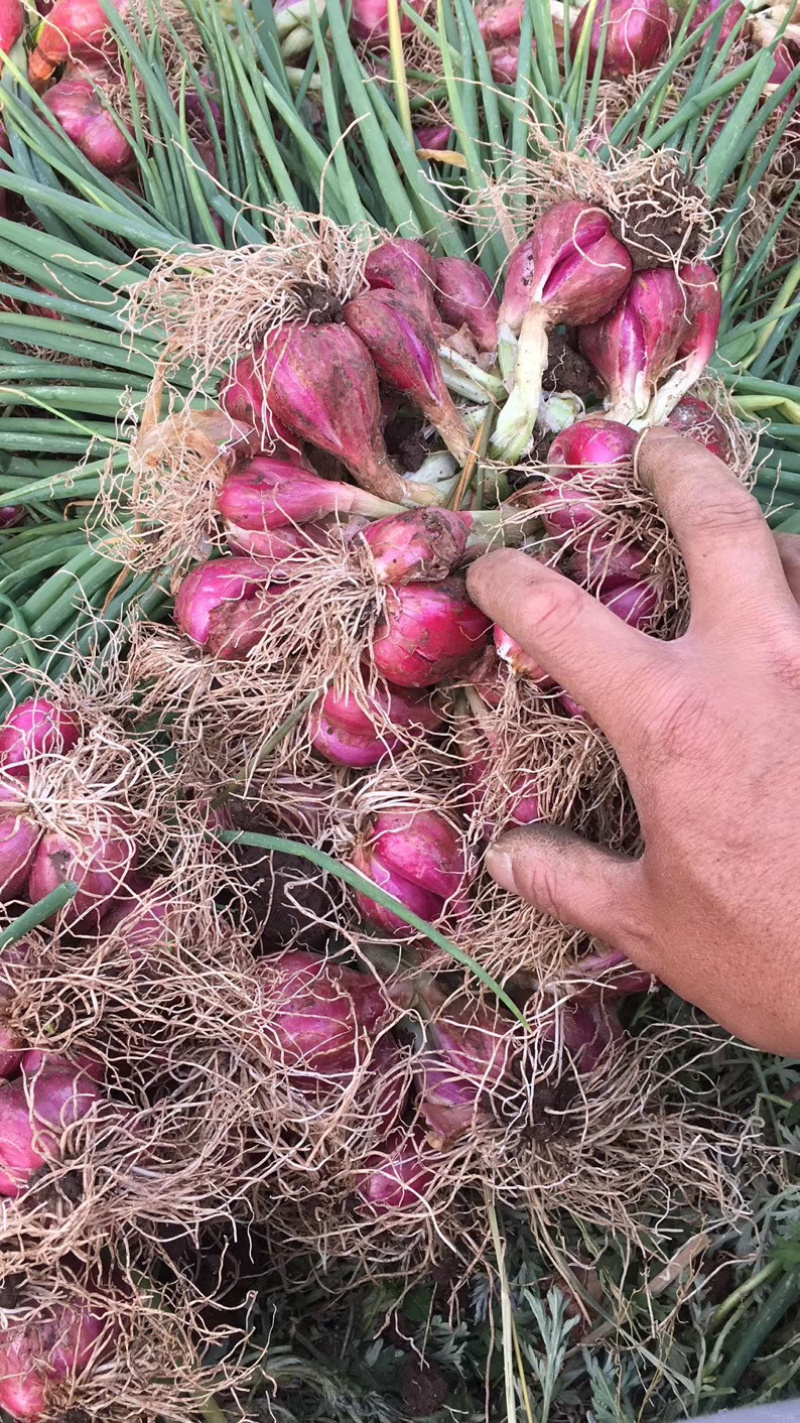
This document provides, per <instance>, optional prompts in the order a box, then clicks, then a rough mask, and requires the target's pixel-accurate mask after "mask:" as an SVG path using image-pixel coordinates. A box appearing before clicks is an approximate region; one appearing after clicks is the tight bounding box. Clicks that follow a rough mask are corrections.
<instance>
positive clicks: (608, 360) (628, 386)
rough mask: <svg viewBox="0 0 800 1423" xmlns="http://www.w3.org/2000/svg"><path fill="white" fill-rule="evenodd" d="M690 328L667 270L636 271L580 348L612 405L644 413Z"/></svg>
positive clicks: (673, 277)
mask: <svg viewBox="0 0 800 1423" xmlns="http://www.w3.org/2000/svg"><path fill="white" fill-rule="evenodd" d="M688 330H689V323H688V321H687V316H686V301H685V297H684V290H683V288H682V287H681V283H680V281H679V280H678V278H677V277H676V275H675V273H674V272H673V270H672V268H671V267H654V268H650V269H649V270H647V271H644V272H637V273H636V275H635V276H634V278H633V280H632V281H631V283H630V286H629V287H628V289H627V291H626V292H625V294H624V296H622V297H621V298H620V300H619V301H618V302H617V304H616V306H615V307H614V309H613V311H609V312H608V313H607V315H605V316H603V317H601V319H600V320H598V321H595V322H593V323H591V324H590V325H586V326H584V327H583V328H582V330H581V333H580V347H581V351H582V352H583V354H584V356H586V357H587V359H588V360H589V361H591V363H592V365H593V366H594V368H595V370H596V371H597V373H598V375H599V376H600V377H601V379H602V380H603V382H604V384H605V386H606V388H607V390H608V392H609V395H610V399H611V403H612V405H613V406H614V407H615V408H617V409H619V410H620V411H621V412H624V413H625V414H629V415H630V416H631V417H632V416H634V415H642V414H644V412H645V410H646V409H647V406H648V404H649V402H650V400H651V399H652V397H653V395H654V393H655V390H656V387H657V385H658V383H659V381H660V380H661V379H662V378H663V376H664V375H666V373H667V371H668V370H669V369H670V367H671V366H672V365H673V363H674V361H675V360H676V358H677V355H678V352H679V349H680V346H681V343H682V342H683V341H684V340H685V338H686V336H687V334H688Z"/></svg>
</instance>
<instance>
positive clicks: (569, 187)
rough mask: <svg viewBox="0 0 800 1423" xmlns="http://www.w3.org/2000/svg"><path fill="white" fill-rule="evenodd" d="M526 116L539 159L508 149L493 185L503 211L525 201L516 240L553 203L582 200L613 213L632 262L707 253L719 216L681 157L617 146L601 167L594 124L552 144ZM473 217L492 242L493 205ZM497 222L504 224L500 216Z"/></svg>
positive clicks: (647, 263) (669, 262)
mask: <svg viewBox="0 0 800 1423" xmlns="http://www.w3.org/2000/svg"><path fill="white" fill-rule="evenodd" d="M526 118H527V122H528V125H529V127H530V129H531V131H532V134H531V146H532V147H533V149H534V151H535V152H537V153H538V156H537V157H536V158H526V159H524V160H523V159H519V158H517V157H515V156H514V155H512V154H510V153H509V154H508V155H507V162H506V168H505V172H504V173H503V175H502V177H501V179H500V181H499V182H498V183H497V184H496V185H495V193H496V196H497V198H498V199H499V200H500V202H501V206H502V207H503V211H505V212H509V211H510V209H506V208H505V204H506V203H507V202H508V200H509V199H512V198H518V199H519V198H522V199H524V200H525V203H526V213H525V227H524V230H520V231H519V232H518V234H517V240H519V239H520V238H521V237H523V236H524V235H525V232H527V231H529V230H530V228H531V226H532V224H533V223H534V221H535V220H536V218H537V217H539V216H540V215H541V214H542V213H543V212H545V211H546V210H547V209H548V208H550V207H552V206H553V204H554V203H561V202H565V201H567V200H574V199H577V200H578V201H580V202H587V203H594V204H596V205H597V206H599V207H602V208H605V210H606V211H607V212H608V213H610V215H611V217H612V218H613V219H614V225H615V231H616V235H617V236H618V237H619V238H620V239H621V240H622V241H623V242H624V243H625V245H626V246H627V248H628V250H629V251H630V253H631V257H632V258H633V261H634V265H635V266H639V267H652V266H676V267H677V266H678V264H679V263H681V262H688V261H696V260H697V259H698V258H700V257H702V255H703V252H704V251H705V249H706V248H707V247H708V245H709V243H710V242H711V239H712V237H713V236H714V233H715V229H716V215H715V213H714V211H713V210H712V209H711V208H710V207H709V204H708V200H707V198H706V197H704V195H703V194H702V193H701V192H700V190H699V188H697V187H695V186H694V184H693V183H690V182H689V181H688V180H687V179H686V177H685V176H684V174H683V172H682V169H681V167H680V164H679V162H678V157H677V155H675V154H674V153H671V152H670V151H669V150H666V149H664V150H660V151H659V152H658V153H650V154H646V153H640V152H639V153H637V152H631V151H623V150H612V151H611V154H610V156H609V157H608V159H607V160H606V162H605V163H604V164H601V163H600V162H599V161H598V159H597V158H596V157H594V156H593V155H592V153H591V152H590V149H589V147H588V145H589V144H592V143H595V144H596V143H597V141H598V130H597V127H596V126H595V127H594V128H592V129H589V130H587V131H586V132H585V133H584V134H583V135H579V136H578V139H577V140H576V139H574V138H572V137H571V136H570V135H569V134H568V133H567V132H566V130H564V132H563V135H562V137H561V140H560V141H558V142H553V141H552V139H550V138H549V137H548V136H547V135H546V134H545V133H544V131H543V130H542V128H541V125H540V124H539V123H538V120H537V119H536V117H535V115H534V114H533V112H532V111H528V113H527V115H526ZM603 141H605V136H603ZM469 217H470V220H471V221H472V222H473V224H474V225H476V226H478V227H480V228H484V227H486V225H487V221H488V224H489V230H488V231H487V232H486V233H485V240H486V239H488V237H489V236H490V235H491V230H492V218H491V215H490V214H489V206H488V204H486V203H482V204H481V207H480V210H479V211H474V210H472V208H470V212H469ZM496 226H501V224H500V223H499V220H498V221H496ZM495 230H496V228H495ZM512 245H513V243H512Z"/></svg>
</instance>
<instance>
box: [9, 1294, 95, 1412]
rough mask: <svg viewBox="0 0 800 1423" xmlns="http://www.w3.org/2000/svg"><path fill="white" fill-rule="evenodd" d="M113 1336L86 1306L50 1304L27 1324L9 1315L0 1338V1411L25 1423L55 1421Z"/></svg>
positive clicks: (91, 1308) (90, 1307)
mask: <svg viewBox="0 0 800 1423" xmlns="http://www.w3.org/2000/svg"><path fill="white" fill-rule="evenodd" d="M117 1332H118V1331H117V1327H116V1325H115V1324H114V1322H113V1320H112V1318H111V1316H110V1315H108V1314H107V1313H106V1312H105V1311H101V1310H100V1308H99V1307H97V1306H90V1305H88V1304H53V1305H51V1306H50V1307H49V1308H48V1309H47V1310H46V1311H45V1310H37V1311H36V1313H35V1314H33V1315H32V1317H31V1318H30V1319H29V1320H22V1319H15V1318H14V1317H13V1316H12V1317H11V1319H10V1322H9V1325H8V1328H7V1329H6V1330H4V1331H3V1333H2V1335H0V1407H2V1408H4V1409H5V1411H6V1412H7V1413H9V1414H10V1415H11V1417H12V1418H18V1419H23V1420H28V1421H29V1423H44V1420H45V1419H47V1418H51V1417H53V1416H55V1413H58V1412H61V1411H62V1410H61V1408H60V1406H59V1404H60V1400H61V1399H62V1398H63V1397H64V1396H67V1397H71V1396H72V1385H73V1384H74V1383H75V1382H76V1380H78V1379H79V1378H82V1377H85V1376H86V1375H87V1374H88V1373H89V1372H90V1371H91V1369H92V1368H93V1367H94V1366H95V1365H96V1364H97V1363H98V1362H99V1361H100V1359H101V1357H102V1355H103V1353H104V1352H105V1350H106V1349H107V1348H108V1346H109V1345H110V1344H111V1342H112V1340H113V1338H114V1336H115V1334H116V1333H117Z"/></svg>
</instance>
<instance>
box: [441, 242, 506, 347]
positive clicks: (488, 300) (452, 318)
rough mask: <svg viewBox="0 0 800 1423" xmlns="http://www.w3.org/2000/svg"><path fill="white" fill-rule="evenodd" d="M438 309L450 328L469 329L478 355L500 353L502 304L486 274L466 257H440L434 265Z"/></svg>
mask: <svg viewBox="0 0 800 1423" xmlns="http://www.w3.org/2000/svg"><path fill="white" fill-rule="evenodd" d="M433 280H434V282H435V285H436V305H437V307H438V308H439V312H440V313H441V315H442V317H443V318H444V320H445V321H446V322H447V325H448V326H452V327H454V328H455V329H456V330H458V329H459V328H460V327H461V326H466V327H467V330H468V331H469V333H470V335H471V337H472V339H473V340H474V342H475V345H476V346H477V347H478V350H479V351H496V350H497V316H498V312H499V310H500V303H499V301H498V300H497V297H496V296H495V294H494V287H493V286H492V283H491V282H490V280H489V278H488V277H487V275H486V273H485V272H484V271H482V270H481V268H480V267H479V266H478V265H477V263H475V262H469V261H467V259H466V258H465V257H438V258H437V259H436V261H435V262H434V263H433Z"/></svg>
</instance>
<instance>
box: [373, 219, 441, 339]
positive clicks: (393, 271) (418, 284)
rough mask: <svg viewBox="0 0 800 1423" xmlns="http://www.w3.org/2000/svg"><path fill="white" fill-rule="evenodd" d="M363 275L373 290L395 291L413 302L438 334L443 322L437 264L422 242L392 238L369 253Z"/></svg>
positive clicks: (437, 334) (435, 333)
mask: <svg viewBox="0 0 800 1423" xmlns="http://www.w3.org/2000/svg"><path fill="white" fill-rule="evenodd" d="M364 276H365V278H366V281H367V284H368V286H369V288H370V290H371V291H393V292H397V293H398V294H399V295H400V296H402V297H403V300H404V301H407V302H411V303H412V304H413V305H414V306H416V307H417V308H418V310H419V313H420V315H421V316H422V318H423V319H424V320H425V321H426V322H427V323H428V325H429V327H430V329H431V331H432V332H433V334H434V336H435V337H438V336H439V335H440V334H441V329H442V323H441V319H440V316H439V312H438V310H437V304H436V301H435V299H434V298H435V293H434V286H435V281H436V278H435V263H434V260H433V258H432V257H431V255H430V253H429V252H428V250H427V248H425V247H423V245H422V243H421V242H414V241H413V240H412V239H411V238H408V237H391V238H390V239H389V240H388V242H382V243H381V245H380V247H376V248H375V249H374V250H373V251H372V252H370V254H369V256H368V257H367V261H366V264H365V267H364Z"/></svg>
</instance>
